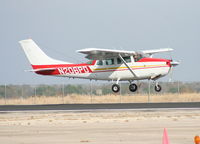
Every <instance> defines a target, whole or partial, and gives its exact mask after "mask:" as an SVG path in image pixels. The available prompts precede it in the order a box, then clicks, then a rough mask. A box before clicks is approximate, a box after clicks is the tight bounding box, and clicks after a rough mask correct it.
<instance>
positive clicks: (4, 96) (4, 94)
mask: <svg viewBox="0 0 200 144" xmlns="http://www.w3.org/2000/svg"><path fill="white" fill-rule="evenodd" d="M6 87H7V86H6V84H5V87H4V101H5V104H6V95H7V94H6V93H7V91H6Z"/></svg>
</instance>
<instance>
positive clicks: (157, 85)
mask: <svg viewBox="0 0 200 144" xmlns="http://www.w3.org/2000/svg"><path fill="white" fill-rule="evenodd" d="M154 89H155V91H156V92H160V91H161V90H162V87H161V86H160V85H159V84H156V85H155V87H154Z"/></svg>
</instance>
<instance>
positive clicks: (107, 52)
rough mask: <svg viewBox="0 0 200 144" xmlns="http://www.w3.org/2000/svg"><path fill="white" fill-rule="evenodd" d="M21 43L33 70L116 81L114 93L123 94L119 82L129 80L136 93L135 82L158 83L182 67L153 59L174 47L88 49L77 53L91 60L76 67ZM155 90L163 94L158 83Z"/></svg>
mask: <svg viewBox="0 0 200 144" xmlns="http://www.w3.org/2000/svg"><path fill="white" fill-rule="evenodd" d="M19 43H20V44H21V46H22V48H23V50H24V52H25V54H26V56H27V58H28V60H29V62H30V63H31V66H32V68H33V69H32V70H30V71H32V72H35V73H37V74H40V75H48V76H59V77H71V78H83V79H90V80H92V79H94V80H108V81H113V82H114V84H113V85H112V91H113V92H119V90H120V86H119V84H118V83H119V81H129V82H130V85H129V90H130V91H131V92H135V91H136V90H137V88H138V87H137V85H136V84H135V83H134V82H133V81H134V80H144V79H148V80H153V81H156V80H157V79H159V78H161V77H163V76H165V75H167V74H168V73H169V72H170V71H171V70H172V67H174V66H176V65H178V64H179V62H177V61H172V60H168V59H160V58H152V55H153V54H155V53H161V52H169V51H172V50H173V49H172V48H162V49H156V50H143V51H140V52H136V51H124V50H111V49H99V48H86V49H82V50H78V51H77V52H79V53H82V54H85V55H86V58H87V59H89V60H90V61H89V62H87V63H81V64H73V63H69V62H64V61H60V60H56V59H53V58H50V57H49V56H47V55H46V54H45V53H44V52H43V51H42V50H41V49H40V48H39V47H38V46H37V44H36V43H35V42H34V41H33V40H31V39H27V40H22V41H20V42H19ZM155 91H157V92H159V91H161V86H160V85H159V84H158V83H157V82H156V83H155Z"/></svg>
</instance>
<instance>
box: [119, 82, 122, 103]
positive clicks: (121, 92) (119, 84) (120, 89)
mask: <svg viewBox="0 0 200 144" xmlns="http://www.w3.org/2000/svg"><path fill="white" fill-rule="evenodd" d="M119 85H120V94H119V95H120V103H122V91H121V89H122V87H121V83H120V84H119Z"/></svg>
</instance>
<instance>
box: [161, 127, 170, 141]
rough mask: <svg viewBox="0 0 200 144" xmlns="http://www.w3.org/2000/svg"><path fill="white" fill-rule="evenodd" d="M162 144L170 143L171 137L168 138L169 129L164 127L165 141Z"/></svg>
mask: <svg viewBox="0 0 200 144" xmlns="http://www.w3.org/2000/svg"><path fill="white" fill-rule="evenodd" d="M162 144H169V138H168V134H167V129H166V128H164V131H163V142H162Z"/></svg>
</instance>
